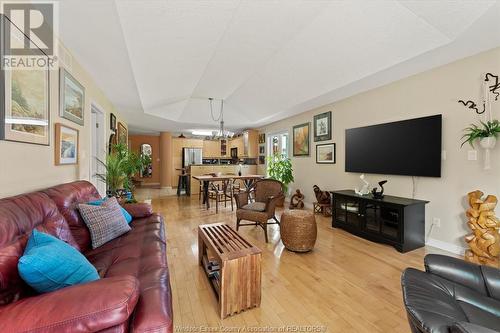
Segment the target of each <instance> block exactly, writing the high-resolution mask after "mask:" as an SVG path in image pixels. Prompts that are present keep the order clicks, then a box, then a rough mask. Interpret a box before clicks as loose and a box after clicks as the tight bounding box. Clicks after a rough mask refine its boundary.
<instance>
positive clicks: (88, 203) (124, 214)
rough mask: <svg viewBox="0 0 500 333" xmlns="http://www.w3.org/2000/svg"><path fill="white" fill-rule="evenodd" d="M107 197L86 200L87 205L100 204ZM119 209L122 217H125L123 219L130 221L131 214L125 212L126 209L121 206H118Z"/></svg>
mask: <svg viewBox="0 0 500 333" xmlns="http://www.w3.org/2000/svg"><path fill="white" fill-rule="evenodd" d="M107 199H108V198H102V199H99V200H94V201H90V202H87V205H92V206H100V205H102V203H103V202H104V201H106V200H107ZM120 209H121V211H122V214H123V217H124V218H125V221H127V223H130V222H132V215H130V213H129V212H127V210H126V209H125V208H123V207H121V206H120Z"/></svg>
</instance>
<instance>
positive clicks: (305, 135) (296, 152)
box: [293, 123, 311, 156]
mask: <svg viewBox="0 0 500 333" xmlns="http://www.w3.org/2000/svg"><path fill="white" fill-rule="evenodd" d="M310 125H311V123H305V124H300V125H296V126H293V156H309V145H310V139H309V136H310V135H309V132H310Z"/></svg>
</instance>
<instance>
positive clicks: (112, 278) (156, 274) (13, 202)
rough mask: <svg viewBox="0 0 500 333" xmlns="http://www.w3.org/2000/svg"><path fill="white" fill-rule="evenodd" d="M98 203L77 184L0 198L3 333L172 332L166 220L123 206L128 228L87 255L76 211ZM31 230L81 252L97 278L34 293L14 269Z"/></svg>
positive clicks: (84, 232)
mask: <svg viewBox="0 0 500 333" xmlns="http://www.w3.org/2000/svg"><path fill="white" fill-rule="evenodd" d="M98 198H99V194H98V192H97V190H96V189H95V187H94V186H93V185H92V184H90V183H89V182H86V181H78V182H74V183H69V184H63V185H59V186H55V187H52V188H49V189H47V190H44V191H40V192H34V193H29V194H23V195H19V196H16V197H11V198H5V199H1V200H0V332H9V333H11V332H26V331H29V332H134V333H135V332H172V329H173V327H172V295H171V290H170V282H169V272H168V267H167V259H166V244H165V233H164V228H163V218H162V217H161V216H160V215H157V214H153V213H152V211H151V207H150V206H149V205H133V206H129V207H126V209H128V210H129V212H130V213H131V215H132V216H133V217H134V220H133V221H132V222H131V224H130V225H131V227H132V230H131V231H130V232H128V233H127V234H125V235H123V236H122V237H120V238H117V239H115V240H113V241H111V242H109V243H107V244H105V245H103V246H101V247H99V248H97V249H95V250H92V249H91V246H90V234H89V231H88V229H87V227H86V226H85V224H84V223H83V221H82V219H81V217H80V215H79V213H78V211H77V210H76V207H77V204H78V203H81V202H88V201H91V200H94V199H98ZM35 228H36V229H37V230H40V231H43V232H46V233H49V234H51V235H53V236H55V237H57V238H59V239H61V240H63V241H65V242H67V243H69V244H70V245H72V246H74V247H75V248H76V249H78V250H79V251H80V252H82V253H83V254H84V255H85V257H87V259H88V260H89V261H90V262H91V263H92V264H93V265H94V266H95V267H96V268H97V271H98V272H99V275H100V276H101V279H100V280H98V281H94V282H91V283H86V284H82V285H78V286H72V287H67V288H64V289H61V290H58V291H55V292H51V293H47V294H42V295H37V294H36V293H35V292H34V291H33V290H32V289H31V288H30V287H29V286H28V285H26V284H25V283H24V281H23V280H22V279H21V278H20V277H19V273H18V270H17V262H18V260H19V257H20V256H21V255H22V254H23V250H24V247H25V246H26V242H27V240H28V237H29V235H30V233H31V231H32V230H33V229H35Z"/></svg>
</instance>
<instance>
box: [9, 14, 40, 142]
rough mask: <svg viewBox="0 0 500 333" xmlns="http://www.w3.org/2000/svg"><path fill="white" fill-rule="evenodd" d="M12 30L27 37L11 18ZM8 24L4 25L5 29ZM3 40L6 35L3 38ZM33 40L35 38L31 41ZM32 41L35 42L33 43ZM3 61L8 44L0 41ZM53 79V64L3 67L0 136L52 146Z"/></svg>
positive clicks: (32, 51)
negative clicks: (30, 67)
mask: <svg viewBox="0 0 500 333" xmlns="http://www.w3.org/2000/svg"><path fill="white" fill-rule="evenodd" d="M0 19H1V21H3V24H10V29H11V32H13V31H17V33H18V35H21V36H24V38H26V39H27V37H26V36H25V35H24V34H23V33H22V32H21V31H20V30H19V29H18V28H17V27H16V26H15V25H13V24H12V23H10V21H9V20H7V19H3V17H2V15H0ZM3 28H5V27H2V29H3ZM0 40H2V43H3V42H5V39H4V38H3V36H2V38H1V39H0ZM28 42H30V43H31V41H28ZM32 45H35V44H33V43H32ZM0 49H1V50H2V53H1V54H0V61H2V63H3V61H4V55H5V54H4V53H3V52H7V51H6V48H5V45H0ZM30 55H31V56H36V57H44V58H45V57H46V58H47V59H46V62H45V63H46V64H48V63H49V61H48V60H49V58H48V57H47V55H46V54H45V53H44V52H43V51H42V50H40V49H39V48H36V46H35V47H33V48H31V49H30V54H29V55H27V56H30ZM49 105H50V80H49V67H48V65H47V67H36V68H34V69H32V70H26V69H23V68H21V69H9V68H5V69H4V68H2V69H1V70H0V140H7V141H17V142H24V143H32V144H38V145H45V146H48V145H49V144H50V109H49Z"/></svg>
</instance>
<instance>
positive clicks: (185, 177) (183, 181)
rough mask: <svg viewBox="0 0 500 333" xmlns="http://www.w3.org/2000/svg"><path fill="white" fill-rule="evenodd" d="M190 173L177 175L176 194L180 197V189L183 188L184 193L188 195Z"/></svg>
mask: <svg viewBox="0 0 500 333" xmlns="http://www.w3.org/2000/svg"><path fill="white" fill-rule="evenodd" d="M190 178H191V177H190V174H187V173H183V174H182V175H179V180H178V181H177V196H178V197H180V196H181V194H182V190H184V193H185V194H186V195H187V196H189V195H190V184H189V179H190Z"/></svg>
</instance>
